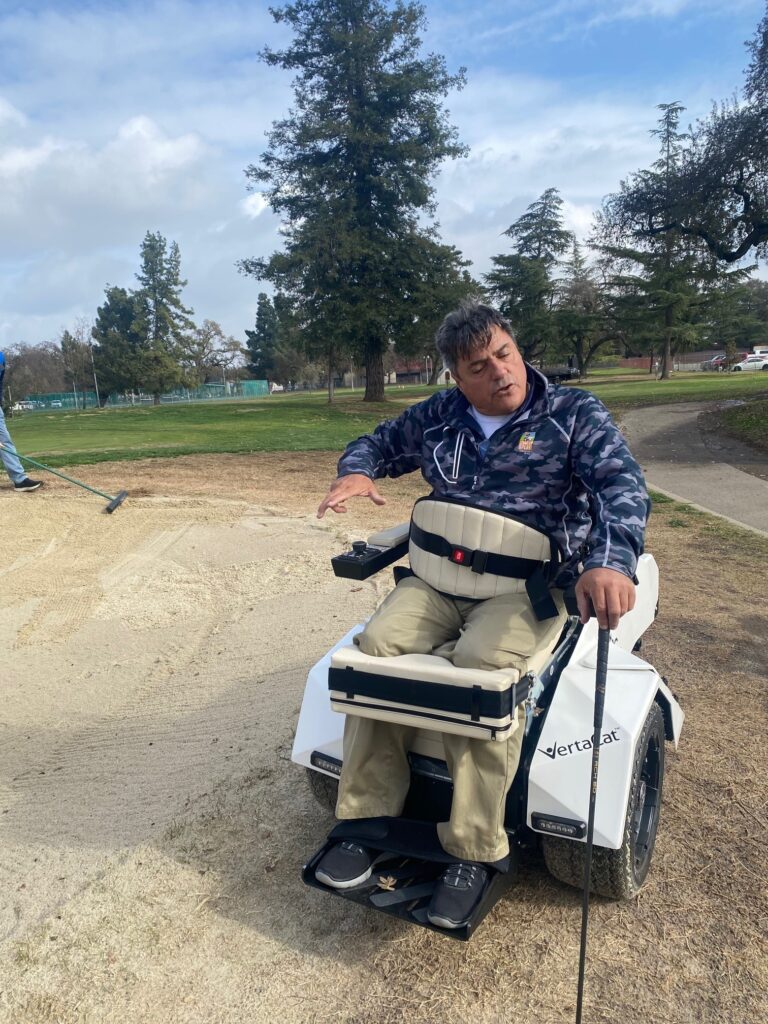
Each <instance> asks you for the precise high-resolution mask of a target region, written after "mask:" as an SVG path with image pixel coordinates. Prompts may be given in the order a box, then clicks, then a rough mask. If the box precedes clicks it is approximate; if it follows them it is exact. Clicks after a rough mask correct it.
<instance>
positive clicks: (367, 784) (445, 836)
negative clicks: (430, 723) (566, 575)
mask: <svg viewBox="0 0 768 1024" xmlns="http://www.w3.org/2000/svg"><path fill="white" fill-rule="evenodd" d="M552 596H553V598H554V600H555V603H556V605H557V608H558V611H559V613H560V614H559V615H558V617H557V618H552V619H546V620H544V621H543V622H539V620H538V619H537V618H536V616H535V615H534V613H533V609H532V608H531V604H530V601H529V600H528V595H527V594H526V593H525V592H523V593H522V594H505V595H503V596H501V597H493V598H490V599H489V600H487V601H467V600H463V599H462V598H450V597H445V596H443V595H442V594H439V593H438V592H437V591H436V590H433V589H432V587H430V586H428V585H427V584H426V583H423V582H422V581H421V580H420V579H418V578H417V577H408V578H407V579H405V580H403V581H402V583H400V584H399V585H398V586H397V587H396V588H395V589H394V590H393V591H392V593H391V594H390V595H389V596H388V597H387V598H386V600H385V601H384V602H383V604H382V605H381V606H380V607H379V608H378V610H377V611H376V612H375V614H374V615H373V616H372V618H371V619H370V621H369V622H368V625H367V626H366V627H365V629H364V630H363V632H362V633H360V634H358V636H357V637H355V643H357V644H358V645H359V647H360V649H361V650H362V651H363V653H364V654H369V655H373V656H376V657H382V658H384V657H391V656H393V655H398V654H436V655H440V656H441V657H444V658H447V659H448V660H449V661H451V662H453V664H454V665H456V666H459V667H461V668H481V669H497V668H508V667H510V666H512V667H515V668H518V669H519V670H520V672H521V674H522V673H524V672H525V671H526V670H527V661H528V658H530V657H531V656H532V655H533V654H535V653H536V652H537V651H541V650H543V649H545V648H549V649H550V650H551V649H552V648H553V647H554V645H555V643H556V642H557V638H558V636H559V635H560V632H561V630H562V627H563V623H564V621H565V618H566V612H565V608H564V605H563V601H562V597H561V595H560V593H559V591H553V593H552ZM523 725H524V713H523V709H522V708H521V707H520V708H518V710H517V727H516V729H515V731H514V732H513V733H512V735H511V736H510V737H509V739H507V740H505V741H503V742H500V743H497V742H495V741H493V740H483V739H472V738H470V737H468V736H453V735H449V734H447V733H443V745H444V747H445V756H446V760H447V762H448V770H449V771H450V773H451V777H452V779H453V803H452V805H451V818H450V821H447V822H441V823H440V824H438V826H437V831H438V835H439V837H440V842H441V843H442V845H443V847H444V849H445V850H446V851H447V852H448V853H450V854H452V856H454V857H460V858H461V859H462V860H476V861H485V862H493V861H496V860H501V858H502V857H505V856H506V855H507V853H508V852H509V843H508V841H507V836H506V833H505V831H504V808H505V802H506V797H507V793H508V792H509V787H510V786H511V785H512V780H513V779H514V776H515V772H516V771H517V766H518V762H519V760H520V750H521V747H522V742H523ZM416 731H417V730H416V729H414V728H411V727H409V726H402V725H394V724H392V723H391V722H379V721H375V720H373V719H370V718H360V717H358V716H356V715H347V719H346V725H345V728H344V767H343V769H342V773H341V781H340V784H339V800H338V804H337V806H336V814H337V815H338V817H339V818H374V817H379V816H387V817H397V816H398V815H399V814H401V813H402V810H403V805H404V803H405V798H406V796H407V794H408V787H409V785H410V768H409V765H408V757H407V754H408V750H409V748H410V745H411V741H412V739H413V737H414V735H415V733H416Z"/></svg>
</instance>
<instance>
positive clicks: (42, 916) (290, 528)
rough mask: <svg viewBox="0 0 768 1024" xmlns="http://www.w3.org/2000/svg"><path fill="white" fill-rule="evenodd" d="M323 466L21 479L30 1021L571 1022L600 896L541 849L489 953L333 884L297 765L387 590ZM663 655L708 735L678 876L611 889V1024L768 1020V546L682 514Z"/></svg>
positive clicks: (25, 997)
mask: <svg viewBox="0 0 768 1024" xmlns="http://www.w3.org/2000/svg"><path fill="white" fill-rule="evenodd" d="M333 463H334V459H333V458H332V457H330V456H328V455H326V454H323V453H320V454H318V453H309V454H298V455H291V456H289V457H285V458H284V457H281V456H280V455H254V456H251V457H245V456H226V457H218V456H217V457H194V458H182V459H176V460H167V461H165V460H153V461H146V462H143V463H122V464H115V465H102V466H98V467H87V468H83V469H82V470H81V471H80V473H79V474H78V473H77V472H76V471H75V475H81V476H82V477H83V478H85V479H87V480H89V481H91V482H93V483H94V484H95V485H96V486H99V487H103V488H104V489H106V490H107V491H109V492H111V493H114V491H115V490H117V489H119V488H120V487H123V486H124V487H127V488H128V489H129V490H130V491H131V497H130V499H129V501H128V502H126V504H125V505H124V506H123V508H122V509H120V510H119V511H118V512H116V513H115V515H113V516H111V517H109V516H104V515H101V514H100V505H101V503H100V501H99V499H97V498H93V497H91V496H89V495H87V494H85V493H84V492H80V491H77V490H75V489H73V488H71V487H68V486H66V485H64V484H63V483H60V482H58V481H55V480H52V482H50V483H48V484H47V486H46V488H45V489H44V490H43V491H41V492H38V493H36V494H32V495H24V496H22V495H16V494H14V493H13V492H12V491H10V490H9V489H8V488H7V487H0V521H1V522H2V524H3V539H4V544H3V549H4V552H5V554H4V555H3V556H1V557H0V581H1V584H2V585H1V586H0V644H1V645H2V647H1V649H2V653H3V665H2V670H0V671H1V673H2V684H3V686H2V692H3V700H2V711H1V712H0V730H1V731H0V740H1V742H0V885H1V887H2V888H1V889H0V891H2V893H3V897H4V898H3V899H2V900H0V979H2V980H0V1021H2V1022H6V1021H7V1022H14V1024H21V1022H25V1024H27V1022H29V1024H32V1022H34V1024H38V1022H41V1024H47V1022H56V1024H75V1022H78V1024H79V1022H83V1024H85V1022H89V1024H93V1022H121V1024H122V1022H128V1021H130V1022H131V1024H145V1022H146V1024H176V1022H190V1024H203V1022H205V1024H209V1022H219V1021H221V1022H225V1021H226V1022H227V1024H241V1022H242V1024H245V1022H262V1021H263V1022H267V1021H274V1020H279V1021H281V1022H282V1024H304V1022H308V1024H311V1022H317V1024H322V1022H326V1021H329V1022H330V1021H333V1022H339V1024H388V1022H396V1021H397V1022H399V1021H403V1022H408V1024H458V1022H464V1021H473V1022H477V1024H497V1022H498V1024H501V1022H502V1021H516V1022H518V1024H529V1022H530V1024H534V1022H536V1024H548V1022H555V1021H557V1022H560V1021H566V1020H569V1019H572V1016H573V1007H574V1000H575V992H576V978H577V957H578V936H579V921H580V903H579V896H578V894H577V893H576V892H575V891H572V890H569V889H567V888H566V887H565V886H562V885H560V884H558V883H556V882H554V881H553V880H552V879H551V878H550V877H549V876H548V875H547V873H546V871H545V870H544V869H543V867H542V866H541V865H540V863H538V861H536V860H533V861H532V862H531V863H528V864H526V865H525V866H524V869H523V871H522V875H521V878H520V881H519V883H518V884H517V885H516V886H515V887H514V888H513V889H512V890H511V892H510V894H509V896H508V897H507V898H505V899H504V900H503V901H502V902H501V903H499V904H498V905H497V907H496V908H495V909H494V911H493V912H492V914H491V915H490V916H489V918H488V919H487V920H486V921H485V922H484V924H483V925H482V927H481V929H480V930H479V931H478V933H477V934H476V936H475V937H474V938H473V940H472V942H471V943H469V944H466V945H465V944H462V943H456V942H453V941H452V940H449V939H445V938H443V937H441V936H437V935H434V934H433V933H430V932H427V931H424V930H423V929H416V928H409V927H407V926H405V925H402V924H400V923H399V922H396V921H393V920H391V919H388V918H385V917H383V916H382V915H374V914H370V913H365V912H363V911H362V910H360V909H359V908H356V907H353V906H350V905H349V904H347V903H345V902H344V901H341V900H336V899H333V898H329V897H327V896H324V895H323V894H321V893H318V892H316V891H312V890H308V889H306V888H305V887H304V886H303V885H302V884H301V882H300V881H299V877H298V876H299V870H300V867H301V864H302V862H303V859H304V858H305V856H306V855H307V854H308V853H309V852H311V851H312V850H313V849H314V848H315V847H316V846H317V845H319V843H320V841H321V840H322V838H323V836H324V835H325V833H326V831H327V829H328V827H329V825H330V823H331V822H330V818H329V816H328V814H327V813H326V812H324V811H323V810H322V809H321V808H320V807H318V806H317V804H316V803H315V802H314V801H313V799H312V797H311V795H310V793H309V790H308V787H307V786H306V784H305V780H304V777H303V771H302V770H301V769H299V768H297V767H296V766H294V765H292V763H291V762H290V760H289V752H290V744H291V738H292V730H293V728H294V725H295V721H296V716H297V713H298V709H299V705H300V701H301V693H302V688H303V683H304V679H305V676H306V671H307V668H308V666H309V665H311V663H312V662H313V661H315V660H316V659H317V658H318V657H320V656H321V655H322V654H323V653H324V651H325V650H326V649H327V648H328V647H329V646H331V644H332V643H333V642H335V641H336V639H338V637H339V636H340V635H342V634H343V633H344V632H345V631H346V630H347V629H348V628H349V626H350V625H352V624H353V623H354V622H356V621H358V620H359V619H360V618H362V617H364V616H365V615H366V614H367V613H368V612H369V611H370V610H371V609H372V608H373V607H374V605H375V603H376V600H377V598H378V596H379V595H378V594H377V590H376V587H377V586H378V587H384V586H386V582H385V581H382V582H380V583H377V584H374V583H372V582H366V583H363V584H353V583H351V582H350V581H344V580H338V579H336V578H335V577H334V576H333V575H332V574H331V572H330V568H329V565H328V559H329V557H330V556H331V554H332V553H334V552H335V551H337V550H338V549H339V547H340V541H341V539H342V537H346V538H348V537H351V536H359V535H363V536H365V534H366V533H367V532H371V531H372V530H373V529H376V528H380V527H381V526H382V525H390V524H392V523H394V522H397V521H400V520H402V519H405V518H406V517H407V514H408V510H409V508H410V506H411V504H412V501H413V499H414V497H415V496H416V495H417V494H418V493H419V492H420V490H421V487H420V483H419V481H418V480H415V479H412V480H406V481H397V482H388V483H385V484H384V489H385V493H386V494H387V496H388V498H389V501H390V505H389V507H388V508H387V509H385V510H383V512H379V511H377V510H375V509H373V508H372V507H371V506H369V505H368V504H365V505H362V504H358V505H356V506H354V507H353V510H352V511H350V513H349V514H348V515H347V516H346V517H335V518H334V519H333V520H332V521H324V522H322V523H318V522H317V521H316V520H315V518H314V515H313V511H314V508H315V506H316V504H317V501H318V498H319V496H321V495H322V493H323V492H324V490H325V485H326V483H327V482H328V480H329V479H330V478H331V476H332V475H333ZM649 546H650V547H651V549H652V550H653V551H654V553H655V554H656V556H657V559H658V561H659V563H660V566H661V570H662V598H661V615H660V618H659V620H658V621H657V623H656V624H655V626H654V627H653V629H652V630H651V631H650V633H649V634H648V637H647V641H646V646H645V650H644V653H645V656H646V657H647V658H648V659H649V660H650V661H652V662H653V663H654V664H655V665H656V666H657V667H658V669H659V670H660V671H661V672H662V673H663V674H664V675H666V676H668V677H669V680H670V683H671V685H672V687H673V689H674V690H675V691H676V692H677V693H678V694H679V696H680V698H681V700H682V702H683V705H684V708H685V711H686V714H687V721H686V727H685V731H684V734H683V741H682V744H681V748H680V750H679V752H678V753H676V754H675V753H670V754H669V756H668V763H667V781H666V790H665V801H664V809H663V816H662V826H661V832H660V836H659V841H658V845H657V849H656V854H655V860H654V865H653V868H652V873H651V877H650V880H649V882H648V884H647V886H646V888H645V889H644V890H643V891H642V893H641V894H640V896H639V897H638V898H637V899H636V900H635V901H633V902H632V903H629V904H624V905H617V904H612V903H610V902H608V901H601V900H596V901H595V902H594V904H593V912H592V916H591V924H590V927H591V934H590V958H589V967H588V971H589V974H588V988H587V1005H586V1013H585V1021H590V1022H606V1024H607V1022H609V1021H610V1022H614V1021H616V1020H624V1021H627V1022H629V1024H633V1022H635V1021H638V1022H639V1021H644V1022H647V1024H656V1022H658V1024H661V1022H664V1024H687V1022H694V1021H695V1022H705V1024H710V1022H711V1024H715V1022H717V1024H721V1022H728V1024H753V1022H754V1024H757V1022H761V1021H763V1020H765V1019H767V1018H768V996H767V995H766V990H767V989H768V947H767V946H766V938H765V937H766V933H767V932H768V895H767V894H766V876H765V868H764V860H765V857H764V851H765V840H766V830H767V829H768V780H767V778H766V755H765V742H766V740H765V737H766V732H767V730H766V725H768V722H767V721H766V719H767V718H768V714H767V711H766V684H767V683H768V667H767V666H766V655H765V637H766V633H768V609H767V608H766V604H765V595H764V589H763V585H762V580H761V578H760V577H762V575H763V574H762V573H758V572H757V571H756V567H757V566H758V564H760V563H762V565H764V564H765V559H766V555H768V546H766V545H765V544H764V542H762V541H761V540H760V539H759V538H755V537H749V536H747V535H740V536H739V535H734V534H733V533H732V532H731V531H730V530H728V529H725V528H723V526H722V524H717V523H714V522H712V521H709V520H707V519H706V518H705V517H702V516H698V515H695V514H693V515H692V514H684V515H681V514H680V513H679V512H676V511H674V510H672V511H670V510H669V509H668V508H667V507H664V506H662V507H660V509H659V510H658V512H657V514H656V516H655V519H654V521H653V525H652V528H651V531H650V545H649Z"/></svg>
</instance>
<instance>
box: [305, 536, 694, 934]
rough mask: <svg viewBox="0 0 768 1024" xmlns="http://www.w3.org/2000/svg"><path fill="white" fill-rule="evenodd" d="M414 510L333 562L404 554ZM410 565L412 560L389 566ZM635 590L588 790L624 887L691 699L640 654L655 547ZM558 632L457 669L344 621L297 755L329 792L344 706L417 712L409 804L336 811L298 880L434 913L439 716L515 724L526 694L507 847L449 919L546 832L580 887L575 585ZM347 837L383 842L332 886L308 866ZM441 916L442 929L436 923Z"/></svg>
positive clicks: (598, 837)
mask: <svg viewBox="0 0 768 1024" xmlns="http://www.w3.org/2000/svg"><path fill="white" fill-rule="evenodd" d="M408 534H409V524H407V523H406V524H403V525H402V526H399V527H395V528H393V529H391V530H387V531H382V532H381V533H378V534H375V535H373V536H372V537H370V538H369V540H368V541H367V542H365V541H356V542H355V543H354V545H353V549H352V550H351V551H349V552H346V553H345V554H343V555H340V556H337V557H336V558H334V559H333V566H334V571H335V572H336V574H337V575H339V576H344V577H347V578H351V579H358V580H361V579H365V578H367V577H368V576H370V575H372V574H373V573H374V572H377V571H379V570H380V569H381V568H383V567H385V566H387V565H389V564H391V563H392V562H394V561H396V560H398V559H399V558H401V557H402V556H403V555H405V554H406V551H407V549H408ZM398 572H401V573H406V574H407V573H408V570H407V569H402V568H400V567H398V568H396V569H395V576H396V579H397V578H398ZM636 578H637V583H638V586H637V600H636V604H635V607H634V609H633V610H632V611H631V612H629V613H628V614H626V615H624V616H623V617H622V619H621V621H620V623H619V626H618V628H617V629H616V630H615V631H613V632H612V634H611V644H610V652H609V659H608V680H607V687H606V699H605V711H604V720H603V728H602V742H601V744H600V769H599V779H598V787H597V796H596V806H595V826H594V844H595V845H594V850H593V854H592V868H591V874H590V880H591V882H590V886H591V891H592V892H595V893H598V894H600V895H603V896H607V897H611V898H614V899H628V898H630V897H631V896H633V895H634V894H635V893H636V892H637V891H638V890H639V888H640V887H641V886H642V884H643V882H644V881H645V878H646V876H647V874H648V870H649V868H650V863H651V858H652V854H653V848H654V843H655V840H656V834H657V829H658V825H659V815H660V809H661V795H662V786H663V781H664V749H665V741H667V740H668V741H670V742H672V743H674V745H675V746H677V743H678V739H679V736H680V732H681V728H682V724H683V712H682V710H681V708H680V706H679V704H678V702H677V700H676V698H675V696H674V694H673V693H672V691H671V690H670V688H669V686H668V685H667V683H666V681H665V680H664V679H662V678H661V677H660V675H659V674H658V672H656V670H655V669H654V668H653V667H652V666H651V665H649V664H648V663H647V662H645V661H643V660H642V659H641V658H640V657H639V656H638V654H637V652H638V651H639V650H640V646H641V638H642V635H643V633H644V632H645V631H646V630H647V629H648V627H649V626H650V625H651V623H652V622H653V621H654V618H655V617H656V614H657V611H658V568H657V565H656V562H655V560H654V559H653V557H652V556H651V555H649V554H644V555H642V556H641V557H640V560H639V563H638V567H637V577H636ZM566 605H567V607H568V609H569V612H570V613H571V614H569V617H568V619H567V621H566V623H565V625H564V627H563V629H562V632H561V633H560V635H559V637H558V638H557V640H556V642H555V644H554V647H553V648H551V649H547V650H542V651H539V652H537V653H536V655H534V656H533V657H532V658H531V659H529V661H528V663H527V669H526V671H525V672H523V673H521V672H519V671H518V670H516V669H508V670H496V671H482V670H479V669H460V668H456V667H454V666H453V665H452V664H451V663H450V662H448V661H446V659H444V658H440V657H436V656H432V655H404V656H399V657H393V658H372V657H368V656H366V655H364V654H362V652H361V651H360V650H359V649H358V648H357V647H356V646H355V645H354V644H353V637H354V636H355V634H356V633H357V632H359V631H360V630H361V629H362V628H363V625H364V624H362V623H361V624H359V625H357V626H355V627H354V628H353V629H351V630H350V631H349V632H348V633H347V634H346V635H345V636H344V637H342V638H341V640H339V642H338V643H337V644H336V646H335V647H334V648H333V649H332V650H330V651H329V652H328V653H327V654H326V655H325V657H324V658H322V659H321V660H320V661H319V662H318V663H317V664H316V665H314V666H313V668H312V669H311V670H310V672H309V676H308V679H307V683H306V688H305V692H304V699H303V703H302V707H301V713H300V716H299V721H298V726H297V730H296V737H295V742H294V746H293V755H292V759H293V761H295V762H296V763H297V764H299V765H303V766H304V767H305V768H306V769H307V773H308V778H309V782H310V785H311V787H312V789H313V791H314V793H315V795H316V797H317V798H318V800H320V802H321V803H322V804H323V805H325V806H326V807H328V808H331V809H332V808H333V807H334V806H335V801H336V793H337V788H338V778H339V775H340V773H341V766H342V759H343V750H342V735H343V727H344V714H345V713H352V714H362V715H364V716H369V717H374V718H381V719H383V720H385V721H393V722H401V723H405V724H409V725H413V724H416V723H419V724H420V728H419V731H418V733H417V734H416V739H415V741H414V743H413V747H412V750H411V751H410V754H409V760H410V764H411V787H410V791H409V794H408V798H407V801H406V805H405V808H404V811H403V814H402V816H401V817H400V818H397V819H394V818H375V819H363V820H360V821H343V822H340V823H339V824H338V825H337V826H336V827H335V828H334V829H333V830H332V831H331V833H330V834H329V836H328V838H327V840H326V842H325V843H324V844H323V845H322V846H321V847H320V849H318V850H317V851H316V852H315V853H314V854H313V856H312V857H311V858H310V859H309V860H308V862H307V864H306V865H305V867H304V871H303V878H304V881H305V882H306V883H307V884H308V885H311V886H315V887H317V888H319V889H323V890H324V891H326V892H328V893H332V894H335V895H337V896H341V897H342V898H345V899H352V900H354V901H355V902H358V903H362V904H364V905H366V906H368V907H370V908H372V909H376V910H380V911H383V912H385V913H388V914H392V915H395V916H398V917H401V918H403V919H405V920H407V921H409V922H412V923H415V924H419V925H423V926H425V927H428V928H433V927H434V926H433V925H431V924H430V923H429V921H428V920H427V907H428V905H429V901H430V898H431V895H432V891H433V889H434V885H435V883H436V881H437V879H438V878H439V876H440V875H441V873H442V872H443V870H444V869H445V867H446V863H449V862H451V861H452V860H455V859H456V858H453V857H451V856H450V855H448V854H447V853H445V851H443V850H442V848H441V846H440V844H439V842H438V840H437V833H436V828H435V823H436V822H438V821H445V820H447V819H448V817H449V813H450V805H451V794H452V783H451V778H450V775H449V773H448V769H447V766H446V763H445V759H444V752H443V748H442V739H441V735H440V734H441V732H459V733H464V734H468V735H474V736H477V735H484V736H485V737H486V738H487V740H488V742H495V741H499V740H503V739H504V737H505V735H508V733H509V730H510V728H511V723H512V720H513V718H514V713H515V708H516V707H517V705H519V704H521V703H522V704H524V707H525V738H524V741H523V746H522V754H521V760H520V767H519V769H518V772H517V775H516V777H515V780H514V782H513V785H512V787H511V789H510V792H509V795H508V798H507V803H506V811H505V819H504V822H505V829H506V831H507V834H508V836H509V840H510V856H509V858H507V859H506V860H505V861H504V862H502V863H499V864H497V865H494V866H493V868H492V870H491V871H490V872H489V879H488V882H487V884H486V890H485V892H484V894H483V897H482V899H481V901H480V903H479V904H478V906H477V908H476V911H475V913H474V914H473V916H472V918H471V919H470V921H469V922H468V924H467V925H466V926H465V927H463V928H459V929H454V930H452V931H450V932H448V933H447V934H450V935H452V936H453V937H454V938H459V939H468V938H469V937H470V935H471V934H472V931H473V930H474V929H475V928H476V927H477V925H478V924H479V923H480V921H481V920H482V919H483V917H484V916H485V915H486V914H487V913H488V911H489V910H490V908H491V907H492V906H493V905H494V903H495V902H496V900H497V899H498V898H499V896H500V895H501V894H502V893H503V892H504V890H505V889H506V888H507V887H508V886H509V884H510V883H511V881H513V880H514V877H515V868H516V865H517V863H518V859H519V855H520V853H521V851H522V850H524V849H526V848H531V847H535V848H540V849H541V853H542V854H543V858H544V862H545V864H546V866H547V868H548V869H549V871H550V873H551V874H552V875H554V877H555V878H557V879H559V880H560V881H562V882H565V883H568V884H569V885H573V886H576V887H579V888H580V887H581V886H582V884H583V879H584V854H585V837H586V832H587V818H588V804H589V797H590V781H591V780H590V769H591V751H592V733H593V707H594V690H595V682H594V681H595V670H596V654H597V637H598V628H597V623H596V621H595V619H594V618H593V619H591V620H590V621H589V622H588V623H587V624H586V625H582V624H581V623H580V621H579V617H578V615H577V614H575V612H576V609H575V606H574V605H573V602H572V600H571V601H570V602H569V601H568V600H566ZM342 840H350V841H353V842H357V843H360V844H362V845H364V846H366V847H367V848H369V849H374V850H376V851H377V852H378V854H379V856H378V858H377V861H376V865H375V870H374V872H373V874H372V875H371V877H370V878H369V879H368V880H367V881H366V882H364V883H363V884H361V885H360V886H357V887H354V888H351V889H331V888H329V887H327V886H325V885H323V884H322V883H321V882H320V881H318V880H317V879H316V878H315V874H314V869H315V867H316V866H317V864H318V863H319V861H320V860H321V859H322V857H323V856H324V855H325V853H326V852H327V851H328V850H329V849H330V848H331V846H332V845H333V844H334V843H336V842H339V841H342ZM436 930H440V929H436Z"/></svg>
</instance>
